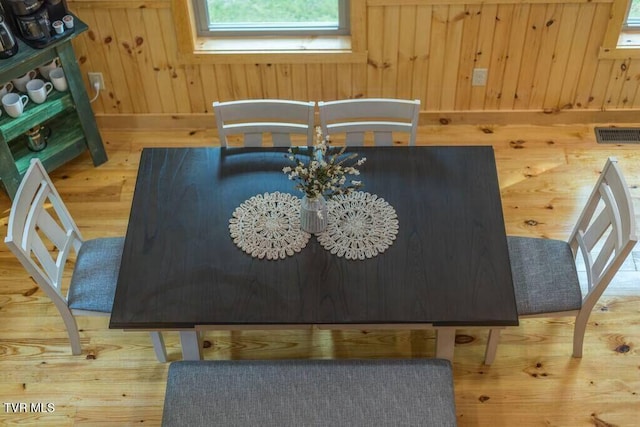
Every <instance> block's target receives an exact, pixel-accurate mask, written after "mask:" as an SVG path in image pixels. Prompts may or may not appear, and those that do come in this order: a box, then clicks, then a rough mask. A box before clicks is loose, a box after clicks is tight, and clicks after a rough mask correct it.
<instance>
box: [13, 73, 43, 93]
mask: <svg viewBox="0 0 640 427" xmlns="http://www.w3.org/2000/svg"><path fill="white" fill-rule="evenodd" d="M36 74H38V73H36V70H31V71H29V72H28V73H27V74H24V75H22V76H20V77H16V78H15V79H13V80H11V82H12V83H13V87H15V88H16V89H18V90H19V91H20V92H26V91H27V82H28V81H29V80H32V79H35V78H36Z"/></svg>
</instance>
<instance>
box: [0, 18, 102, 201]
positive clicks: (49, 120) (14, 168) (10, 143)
mask: <svg viewBox="0 0 640 427" xmlns="http://www.w3.org/2000/svg"><path fill="white" fill-rule="evenodd" d="M74 22H75V27H74V29H73V31H65V33H64V34H62V35H60V36H56V37H55V39H54V40H53V42H52V43H51V44H50V45H49V46H46V47H43V48H42V49H34V48H32V47H30V46H27V45H26V44H25V43H23V42H22V41H21V40H18V53H17V54H16V55H14V56H12V57H11V58H8V59H5V60H2V61H0V82H7V81H9V80H11V79H14V78H16V77H18V76H21V75H23V74H25V73H26V72H28V71H30V70H34V69H36V68H37V67H39V66H41V65H43V64H46V63H47V62H49V61H51V60H53V59H55V58H59V59H60V63H61V65H62V67H63V68H64V74H65V77H66V78H67V84H68V86H69V90H68V92H57V91H55V90H53V91H51V93H50V94H49V97H48V98H47V101H46V102H44V103H42V104H36V103H34V102H33V101H29V103H28V104H27V106H26V108H25V111H24V112H23V113H22V115H20V117H17V118H12V117H10V116H9V115H8V114H6V112H4V111H3V112H2V115H0V181H1V182H2V185H3V186H4V188H5V190H6V191H7V194H8V195H9V197H11V198H13V197H14V195H15V193H16V191H17V190H18V186H19V185H20V181H21V180H22V176H23V175H24V173H25V171H26V170H27V168H28V167H29V164H30V162H31V159H33V158H38V159H40V160H41V161H42V163H43V164H44V166H45V168H46V169H47V171H49V172H50V171H52V170H54V169H56V168H58V167H60V166H62V165H63V164H64V163H66V162H68V161H69V160H71V159H73V158H75V157H77V156H79V155H80V154H82V153H84V152H86V151H89V154H90V155H91V158H92V160H93V164H94V165H96V166H97V165H100V164H102V163H104V162H106V161H107V153H106V151H105V149H104V145H103V143H102V138H101V137H100V132H99V130H98V126H97V124H96V121H95V117H94V116H93V110H92V109H91V105H90V102H89V97H88V96H87V93H86V91H85V86H84V81H83V79H82V75H81V72H80V68H79V66H78V61H77V59H76V56H75V53H74V52H73V46H72V44H71V40H72V39H73V38H75V37H77V36H78V35H79V34H81V33H83V32H85V31H87V29H88V27H87V25H86V24H85V23H84V22H82V21H81V20H79V19H78V18H77V17H75V21H74ZM43 124H44V125H45V126H47V127H49V128H50V129H51V136H50V137H49V139H48V142H47V147H46V148H45V149H44V150H42V151H39V152H32V151H30V150H29V149H28V148H27V140H26V136H25V133H26V132H27V131H28V130H29V129H31V128H33V127H35V126H38V125H43Z"/></svg>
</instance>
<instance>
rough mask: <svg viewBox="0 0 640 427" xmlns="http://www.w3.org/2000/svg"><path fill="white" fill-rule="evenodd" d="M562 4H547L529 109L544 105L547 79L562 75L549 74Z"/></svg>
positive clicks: (540, 107)
mask: <svg viewBox="0 0 640 427" xmlns="http://www.w3.org/2000/svg"><path fill="white" fill-rule="evenodd" d="M562 6H563V5H561V4H550V5H548V6H547V13H546V15H545V19H544V27H542V31H541V41H540V51H539V52H538V58H537V59H536V66H535V74H534V76H533V84H532V86H531V98H530V99H529V109H542V108H543V107H544V97H545V95H546V93H547V84H548V83H549V79H551V78H553V79H558V78H560V79H562V76H551V75H549V70H550V69H551V63H552V62H553V57H554V54H555V46H556V40H557V38H558V32H559V28H560V17H561V16H562Z"/></svg>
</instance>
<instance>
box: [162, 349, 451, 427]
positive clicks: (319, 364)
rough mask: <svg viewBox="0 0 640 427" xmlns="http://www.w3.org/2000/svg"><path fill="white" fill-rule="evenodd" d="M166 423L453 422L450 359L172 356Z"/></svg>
mask: <svg viewBox="0 0 640 427" xmlns="http://www.w3.org/2000/svg"><path fill="white" fill-rule="evenodd" d="M162 425H163V426H165V427H172V426H180V427H182V426H190V427H197V426H212V425H218V426H225V427H227V426H274V427H276V426H277V427H284V426H366V427H370V426H438V427H442V426H455V425H456V412H455V399H454V393H453V378H452V372H451V364H450V363H449V361H446V360H440V359H410V360H381V359H377V360H277V361H204V362H174V363H172V364H171V366H170V368H169V373H168V379H167V392H166V395H165V401H164V412H163V417H162Z"/></svg>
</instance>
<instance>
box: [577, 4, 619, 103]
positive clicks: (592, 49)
mask: <svg viewBox="0 0 640 427" xmlns="http://www.w3.org/2000/svg"><path fill="white" fill-rule="evenodd" d="M610 9H611V7H610V5H607V4H598V5H596V12H595V15H594V17H593V23H592V25H591V31H589V32H588V33H587V34H588V37H589V42H588V43H587V48H586V51H585V55H584V57H583V58H581V61H582V69H581V70H580V78H579V79H578V86H577V87H576V96H575V98H574V99H575V101H574V103H575V106H576V107H578V108H597V106H596V107H594V106H595V104H594V103H593V100H592V97H593V96H592V87H593V82H594V81H595V76H596V73H597V70H598V68H600V66H606V65H609V67H610V66H611V63H612V62H613V61H610V60H605V61H598V59H597V58H598V52H599V51H600V46H602V39H603V38H604V33H605V30H606V28H607V23H608V22H609V10H610ZM606 78H608V76H607V77H606Z"/></svg>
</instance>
